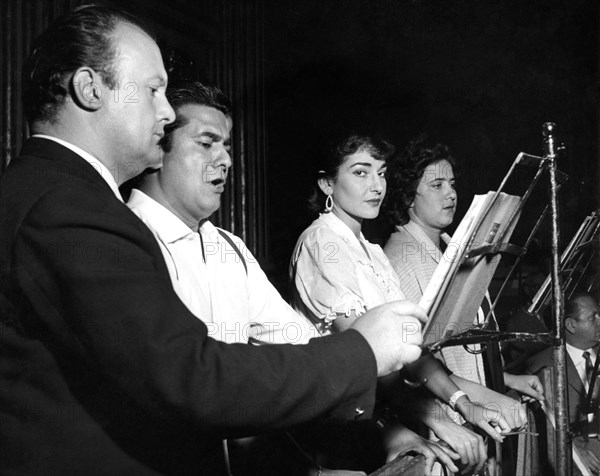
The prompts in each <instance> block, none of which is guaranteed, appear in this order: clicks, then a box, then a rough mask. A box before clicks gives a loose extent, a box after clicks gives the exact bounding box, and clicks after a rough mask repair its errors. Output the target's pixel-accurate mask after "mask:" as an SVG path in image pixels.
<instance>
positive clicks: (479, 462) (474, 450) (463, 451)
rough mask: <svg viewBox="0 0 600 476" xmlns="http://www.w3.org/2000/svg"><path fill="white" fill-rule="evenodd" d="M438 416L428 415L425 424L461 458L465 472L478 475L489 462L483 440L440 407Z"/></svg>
mask: <svg viewBox="0 0 600 476" xmlns="http://www.w3.org/2000/svg"><path fill="white" fill-rule="evenodd" d="M436 413H437V414H435V415H433V414H431V413H430V414H428V415H427V417H426V419H424V420H423V422H424V423H425V424H426V425H427V426H428V427H429V428H431V430H432V431H433V432H434V433H435V435H436V436H437V437H438V438H439V439H440V440H442V441H444V442H445V443H447V444H448V445H449V446H450V447H451V448H452V449H453V450H454V451H455V452H456V453H458V454H459V456H460V462H461V464H462V465H463V466H464V470H463V472H465V473H468V472H470V471H473V472H474V473H475V474H477V473H478V472H479V471H481V469H482V468H483V465H484V464H485V462H486V460H487V453H486V450H485V444H484V442H483V438H482V437H481V436H479V435H478V434H477V433H474V432H472V431H471V430H468V429H467V428H465V427H464V426H461V425H459V424H457V423H454V422H453V421H452V420H451V419H450V418H449V417H448V416H447V415H446V414H445V412H444V411H443V409H442V407H441V406H439V411H437V412H436Z"/></svg>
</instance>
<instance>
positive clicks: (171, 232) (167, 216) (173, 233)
mask: <svg viewBox="0 0 600 476" xmlns="http://www.w3.org/2000/svg"><path fill="white" fill-rule="evenodd" d="M127 206H129V208H131V209H132V210H135V211H137V212H139V213H140V214H141V216H142V218H143V220H144V221H145V222H146V223H147V224H148V226H149V227H150V228H152V229H153V230H154V232H155V233H156V234H157V235H158V236H159V238H160V239H161V241H163V242H165V243H169V244H170V243H174V242H176V241H179V240H181V239H182V238H186V237H187V236H189V235H190V234H193V233H195V232H194V231H193V230H192V229H190V227H189V226H187V225H186V224H185V223H184V222H183V221H182V220H181V219H180V218H178V217H177V216H175V214H173V212H172V211H170V210H169V209H167V208H166V207H164V206H163V205H161V204H160V203H158V202H157V201H156V200H154V199H153V198H150V197H149V196H148V195H146V194H145V193H144V192H142V191H141V190H138V189H135V188H134V189H133V190H132V191H131V196H130V197H129V201H128V202H127ZM205 224H206V223H205ZM203 226H204V225H203Z"/></svg>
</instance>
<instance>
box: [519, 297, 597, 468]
mask: <svg viewBox="0 0 600 476" xmlns="http://www.w3.org/2000/svg"><path fill="white" fill-rule="evenodd" d="M564 322H565V338H566V341H567V345H566V347H567V381H568V384H569V387H568V389H569V422H570V425H571V426H572V428H573V430H574V431H575V433H576V434H578V433H580V434H581V435H579V436H577V437H576V438H574V440H573V443H574V444H575V445H577V446H578V447H579V448H580V449H582V457H583V458H584V459H585V461H586V463H587V464H588V466H589V467H590V469H591V470H592V471H594V473H596V472H598V471H600V443H599V441H598V424H599V422H598V419H597V413H598V399H597V393H598V392H597V390H596V391H595V392H594V399H595V400H593V401H592V408H593V410H592V411H589V412H588V411H587V410H585V409H584V408H583V407H584V404H585V400H586V396H587V394H588V390H589V381H590V379H591V374H592V369H593V366H594V364H595V362H596V356H597V350H598V342H600V306H599V305H598V302H597V301H596V300H595V299H594V298H593V297H592V296H590V295H589V294H576V295H575V296H573V297H572V298H571V299H570V300H569V301H567V303H566V305H565V320H564ZM552 351H553V349H552V348H549V349H546V350H544V351H542V352H540V353H539V354H537V355H534V356H533V357H532V358H531V359H530V360H529V362H528V368H529V370H530V371H531V372H533V373H537V372H539V371H541V370H542V369H543V368H544V367H551V366H553V365H554V361H553V352H552ZM599 384H600V379H596V384H595V385H594V386H595V388H596V389H598V386H599ZM594 414H596V415H594Z"/></svg>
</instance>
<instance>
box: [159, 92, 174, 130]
mask: <svg viewBox="0 0 600 476" xmlns="http://www.w3.org/2000/svg"><path fill="white" fill-rule="evenodd" d="M158 120H159V122H164V123H165V125H167V124H170V123H171V122H173V121H174V120H175V111H174V110H173V108H172V107H171V104H170V103H169V101H168V100H167V98H166V97H164V98H163V100H162V101H161V103H160V107H159V109H158Z"/></svg>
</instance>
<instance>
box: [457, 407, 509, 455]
mask: <svg viewBox="0 0 600 476" xmlns="http://www.w3.org/2000/svg"><path fill="white" fill-rule="evenodd" d="M456 411H457V412H458V413H459V414H460V416H462V417H463V418H464V419H465V421H468V422H469V423H471V424H472V425H475V426H477V427H479V428H481V429H482V430H483V431H485V432H486V433H487V434H488V435H489V436H491V437H492V438H493V439H494V440H496V441H498V442H500V443H502V441H503V440H504V437H503V436H502V435H500V432H501V431H505V432H508V431H510V430H511V427H510V425H509V424H508V422H507V421H506V420H505V419H504V418H503V417H502V413H501V411H500V410H499V409H497V408H494V407H493V406H490V407H485V406H483V405H481V404H480V403H477V402H471V401H470V400H469V398H468V397H467V396H466V395H465V396H463V397H461V398H459V399H458V401H457V402H456ZM490 423H491V424H493V425H494V426H492V425H491V424H490ZM498 428H499V429H498Z"/></svg>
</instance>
